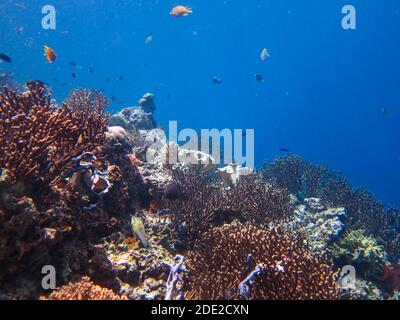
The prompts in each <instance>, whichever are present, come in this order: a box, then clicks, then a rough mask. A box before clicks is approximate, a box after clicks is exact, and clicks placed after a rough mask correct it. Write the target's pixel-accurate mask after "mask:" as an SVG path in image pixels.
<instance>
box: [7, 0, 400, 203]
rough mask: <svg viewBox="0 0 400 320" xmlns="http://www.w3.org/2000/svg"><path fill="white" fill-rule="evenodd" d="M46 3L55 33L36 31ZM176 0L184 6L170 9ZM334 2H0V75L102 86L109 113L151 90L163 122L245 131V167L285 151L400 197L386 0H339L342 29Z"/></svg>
mask: <svg viewBox="0 0 400 320" xmlns="http://www.w3.org/2000/svg"><path fill="white" fill-rule="evenodd" d="M48 4H51V5H53V6H55V8H56V12H57V28H56V30H44V29H43V28H42V27H41V20H42V17H43V15H42V13H41V9H42V7H43V6H44V5H48ZM181 4H184V5H190V6H191V7H192V8H193V14H191V15H190V16H189V17H185V18H174V17H171V16H170V15H169V12H170V10H171V8H172V7H174V6H175V5H181ZM346 4H348V3H347V1H338V0H329V1H319V0H302V1H299V0H280V1H277V0H275V1H267V0H248V1H245V2H243V1H237V0H230V1H229V0H225V1H223V0H213V1H204V0H203V1H202V0H190V1H187V2H186V1H185V3H180V2H177V1H169V0H142V1H133V0H115V1H111V0H69V1H65V0H52V1H36V0H30V1H23V0H19V1H10V0H1V1H0V13H1V14H0V52H2V53H7V54H8V55H9V56H10V57H12V59H13V64H12V65H10V64H6V63H2V64H0V71H10V72H13V73H14V76H15V79H16V80H17V81H18V82H21V83H22V82H25V81H27V80H30V79H39V80H41V81H43V82H46V83H49V84H51V85H52V89H53V92H54V97H55V98H56V99H57V100H58V101H61V100H62V99H63V98H65V97H66V96H67V94H68V92H69V91H70V90H72V89H74V88H76V87H86V88H93V89H98V90H102V89H104V92H105V94H106V95H107V96H108V97H111V96H113V97H115V99H114V100H115V102H114V103H113V106H112V109H113V110H114V111H117V110H120V109H121V108H123V107H127V106H132V105H134V104H135V103H136V101H137V100H138V98H139V97H141V96H142V95H143V94H144V93H145V92H153V93H155V94H156V96H157V98H156V99H157V100H156V101H157V108H158V109H157V112H156V119H157V120H158V121H159V122H160V123H161V124H163V125H164V126H165V127H167V126H168V121H170V120H177V121H178V125H179V128H181V129H182V128H193V129H195V130H200V129H202V128H204V129H208V128H218V129H223V128H231V129H234V128H240V129H255V135H256V142H255V157H256V164H257V165H261V164H262V163H263V161H264V160H266V159H270V160H271V159H273V158H274V157H275V156H277V155H279V154H280V151H279V150H280V149H281V148H289V149H291V150H292V152H293V153H295V154H299V155H301V156H302V157H303V158H305V159H307V160H309V161H312V162H317V163H320V162H323V163H326V164H328V165H329V167H330V168H331V169H333V170H335V171H340V172H342V173H343V174H344V175H345V176H347V177H348V178H349V180H350V181H351V182H352V184H353V185H355V186H359V187H365V188H368V189H369V190H370V191H372V192H373V193H374V194H375V195H376V196H377V197H378V198H379V199H381V200H383V201H384V202H385V204H386V205H388V206H400V188H399V182H400V151H399V149H400V148H399V146H400V142H399V119H400V118H399V117H400V111H399V106H400V90H399V85H398V84H399V75H400V62H399V59H398V52H399V49H400V37H399V30H400V4H399V2H398V1H397V0H385V1H378V0H363V1H360V0H352V5H353V6H355V8H356V10H357V29H356V30H343V29H342V26H341V20H342V18H343V15H342V14H341V10H342V7H343V6H344V5H346ZM149 36H152V37H153V41H152V42H151V43H150V44H145V39H146V38H147V37H149ZM44 45H48V46H49V47H51V48H53V49H54V50H55V51H56V52H57V60H56V62H55V63H53V64H49V63H46V61H45V59H44V57H43V46H44ZM263 48H268V49H269V51H270V55H271V57H270V58H269V59H267V60H266V61H265V62H262V61H261V60H260V53H261V50H262V49H263ZM70 62H74V63H76V65H77V66H75V67H72V66H71V65H70ZM88 68H92V69H93V73H91V72H89V71H88ZM72 73H74V74H75V75H76V78H73V77H72ZM255 74H262V75H263V78H264V82H262V83H260V82H257V81H256V80H255V77H254V75H255ZM213 76H218V77H219V78H221V79H223V83H222V84H221V85H215V84H213V83H212V81H211V78H212V77H213ZM121 77H122V78H121ZM107 78H108V79H109V81H106V79H107ZM383 108H385V109H386V110H387V112H386V113H383V112H382V109H383Z"/></svg>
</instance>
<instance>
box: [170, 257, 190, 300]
mask: <svg viewBox="0 0 400 320" xmlns="http://www.w3.org/2000/svg"><path fill="white" fill-rule="evenodd" d="M174 261H177V262H176V264H175V265H174V266H171V271H170V273H169V276H168V280H167V284H166V286H167V293H166V294H165V300H174V299H176V300H183V299H184V293H183V291H182V285H183V282H184V281H183V278H182V275H181V274H182V273H187V272H188V270H187V269H185V267H184V266H183V264H184V263H185V261H186V259H185V258H184V257H183V256H176V257H175V258H174ZM178 287H179V288H178Z"/></svg>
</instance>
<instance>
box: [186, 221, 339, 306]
mask: <svg viewBox="0 0 400 320" xmlns="http://www.w3.org/2000/svg"><path fill="white" fill-rule="evenodd" d="M187 267H188V269H189V274H188V278H189V287H190V291H189V292H188V295H187V296H188V298H190V299H268V300H270V299H290V300H296V299H338V298H339V294H338V291H337V289H336V286H335V274H334V271H333V268H332V265H330V263H329V261H328V260H327V259H326V258H324V257H323V256H321V255H318V254H313V253H311V252H310V250H309V248H308V247H307V245H306V244H305V243H304V242H302V241H301V239H296V238H294V237H293V236H291V235H289V234H288V233H285V232H284V231H283V230H281V229H264V228H260V227H255V226H252V225H249V224H246V225H242V224H240V223H234V224H230V225H224V226H222V227H218V228H214V229H211V230H210V231H208V232H207V233H205V234H204V235H203V236H202V237H201V238H200V239H199V240H198V241H197V242H196V244H195V246H194V249H193V250H192V251H191V252H190V253H189V255H188V262H187Z"/></svg>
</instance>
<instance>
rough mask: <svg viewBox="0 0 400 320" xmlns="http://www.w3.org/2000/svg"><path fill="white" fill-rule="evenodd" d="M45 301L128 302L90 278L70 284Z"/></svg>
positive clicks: (54, 292) (125, 298) (124, 297)
mask: <svg viewBox="0 0 400 320" xmlns="http://www.w3.org/2000/svg"><path fill="white" fill-rule="evenodd" d="M42 299H43V300H128V298H127V297H126V296H121V295H118V294H115V293H114V292H113V291H112V290H110V289H106V288H103V287H100V286H98V285H96V284H94V283H93V282H92V281H91V279H90V278H89V277H82V278H81V279H80V280H79V281H76V282H70V283H68V284H66V285H64V286H62V287H60V288H58V289H56V290H54V291H53V292H52V293H51V294H50V295H49V296H48V297H43V298H42Z"/></svg>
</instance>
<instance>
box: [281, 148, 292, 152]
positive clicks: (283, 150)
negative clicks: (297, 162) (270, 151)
mask: <svg viewBox="0 0 400 320" xmlns="http://www.w3.org/2000/svg"><path fill="white" fill-rule="evenodd" d="M279 151H280V152H286V153H287V152H290V151H291V150H290V149H288V148H281V149H279Z"/></svg>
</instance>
